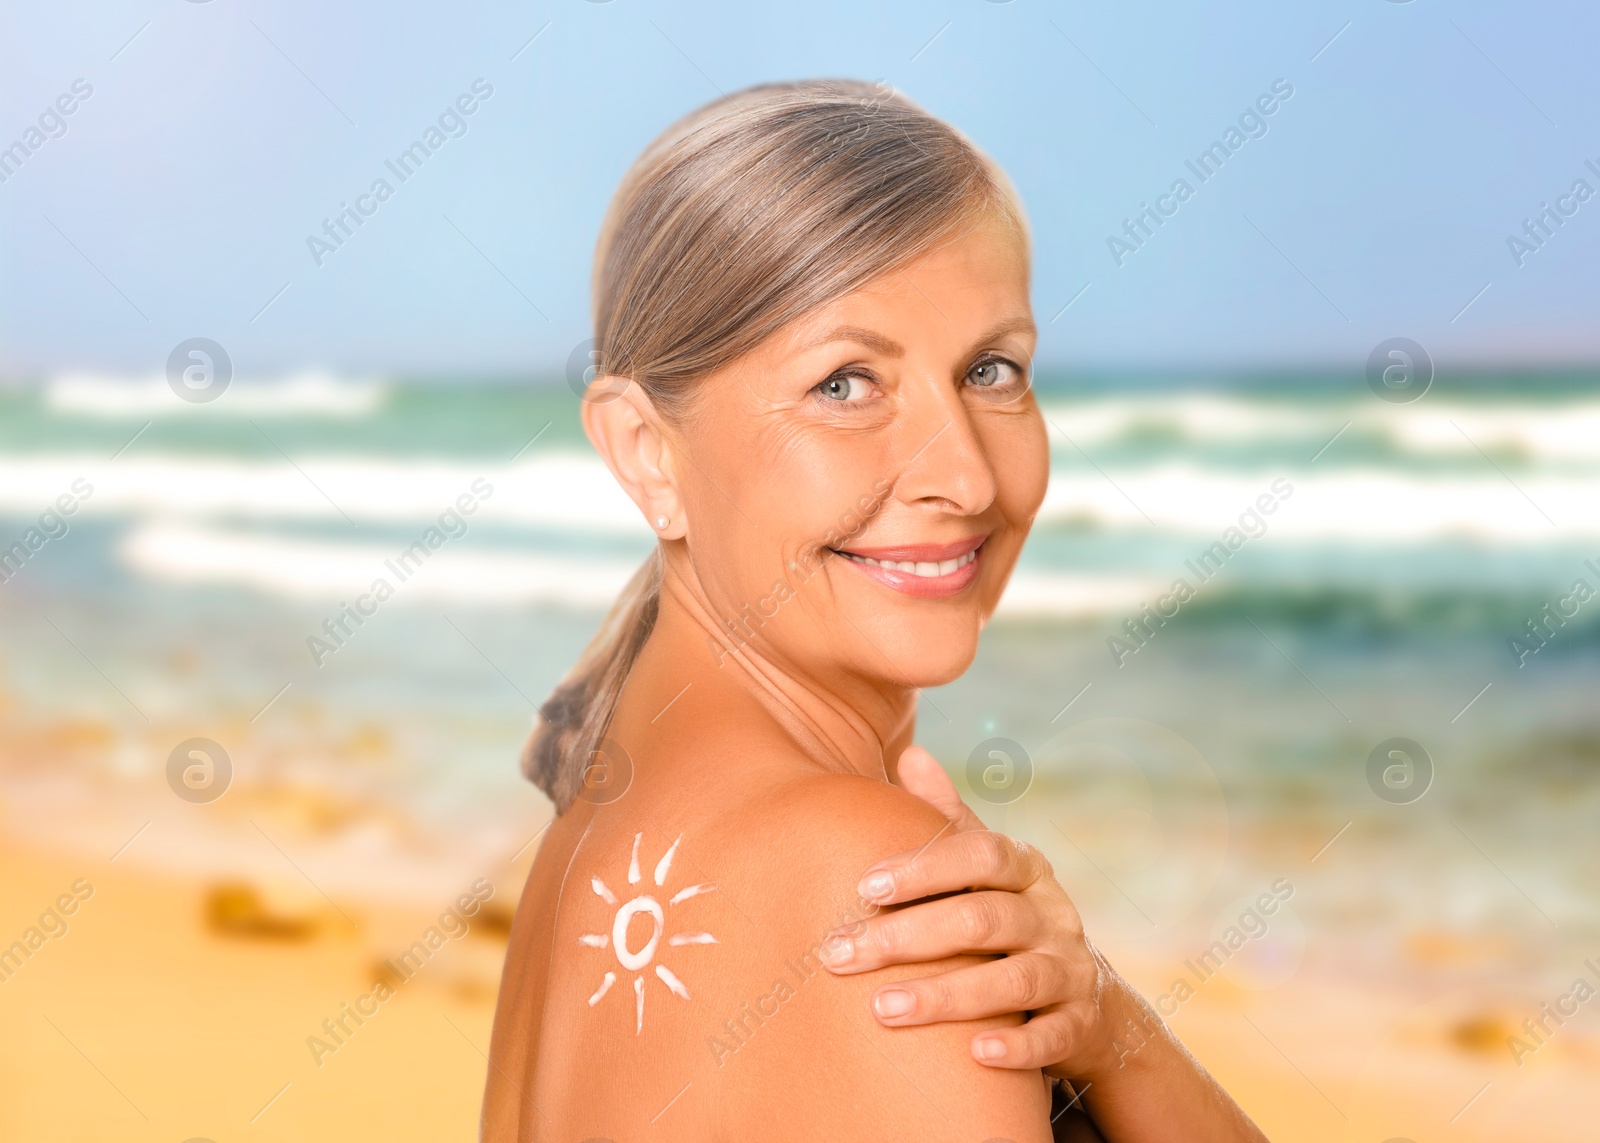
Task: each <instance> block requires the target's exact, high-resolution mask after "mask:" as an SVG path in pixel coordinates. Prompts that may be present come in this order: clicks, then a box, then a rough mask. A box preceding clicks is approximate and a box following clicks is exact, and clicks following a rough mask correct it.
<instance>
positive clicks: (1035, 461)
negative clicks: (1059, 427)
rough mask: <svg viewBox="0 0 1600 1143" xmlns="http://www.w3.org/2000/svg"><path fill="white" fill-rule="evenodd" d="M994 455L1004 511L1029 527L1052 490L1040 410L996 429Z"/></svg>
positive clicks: (1048, 441)
mask: <svg viewBox="0 0 1600 1143" xmlns="http://www.w3.org/2000/svg"><path fill="white" fill-rule="evenodd" d="M997 428H998V429H999V430H1000V431H999V432H997V433H996V434H995V437H996V439H995V444H996V447H995V449H994V451H993V452H992V453H991V458H992V459H991V463H992V464H993V465H994V472H995V483H996V485H997V486H998V498H999V500H1000V504H1001V511H1002V513H1003V514H1004V515H1005V516H1006V518H1007V519H1008V520H1011V521H1013V522H1017V523H1021V524H1023V525H1024V526H1026V525H1027V524H1028V523H1031V522H1032V520H1033V517H1034V515H1035V514H1036V513H1037V512H1038V511H1039V507H1040V505H1042V504H1043V503H1044V498H1045V493H1046V492H1048V491H1049V488H1050V438H1049V436H1048V434H1047V433H1046V432H1045V425H1044V417H1043V415H1041V414H1040V413H1039V411H1038V409H1037V408H1034V409H1032V410H1031V411H1030V412H1028V413H1026V414H1019V415H1018V416H1017V417H1016V418H1015V419H1014V420H1012V421H1011V423H1009V424H1002V425H999V426H997Z"/></svg>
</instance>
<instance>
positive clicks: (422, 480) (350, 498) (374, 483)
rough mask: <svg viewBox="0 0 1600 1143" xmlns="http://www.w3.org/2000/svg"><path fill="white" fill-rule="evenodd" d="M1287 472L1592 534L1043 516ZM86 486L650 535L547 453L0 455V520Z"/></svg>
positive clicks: (119, 500) (1567, 536) (1146, 472)
mask: <svg viewBox="0 0 1600 1143" xmlns="http://www.w3.org/2000/svg"><path fill="white" fill-rule="evenodd" d="M1280 477H1286V478H1287V479H1289V480H1290V482H1291V483H1292V485H1293V489H1294V491H1293V495H1292V497H1290V498H1288V499H1286V500H1284V501H1283V502H1282V503H1281V504H1279V505H1278V506H1277V510H1276V512H1275V513H1274V514H1272V515H1271V516H1266V517H1264V518H1263V523H1264V525H1265V527H1266V531H1267V532H1268V533H1270V534H1275V535H1277V536H1280V537H1292V538H1294V539H1296V540H1301V541H1306V540H1319V539H1332V540H1342V541H1353V542H1356V543H1375V544H1400V545H1405V544H1415V543H1426V542H1429V541H1435V540H1440V539H1451V540H1454V539H1466V540H1471V541H1474V542H1481V543H1486V544H1513V543H1515V544H1548V543H1556V542H1567V541H1571V540H1572V539H1573V538H1586V537H1590V536H1600V496H1596V495H1595V488H1596V482H1595V480H1594V479H1591V478H1585V477H1583V476H1579V475H1570V474H1560V473H1549V472H1546V473H1524V474H1519V476H1518V477H1517V478H1516V480H1515V481H1513V480H1511V479H1510V478H1509V477H1507V476H1506V475H1505V474H1503V473H1502V472H1499V471H1496V470H1495V469H1494V468H1493V467H1492V466H1489V465H1484V466H1483V471H1482V472H1480V473H1477V474H1473V475H1467V474H1461V473H1456V474H1449V475H1446V474H1428V473H1405V472H1396V471H1394V470H1392V469H1385V468H1380V467H1376V466H1373V467H1369V468H1344V469H1330V470H1328V471H1326V472H1312V473H1307V472H1305V471H1304V468H1303V467H1302V468H1301V469H1300V470H1296V469H1293V468H1287V467H1286V468H1283V469H1277V470H1273V469H1268V468H1263V469H1260V470H1259V471H1255V472H1242V471H1226V470H1220V469H1216V468H1208V467H1204V466H1201V465H1196V464H1192V463H1173V464H1163V465H1157V466H1142V467H1133V466H1129V467H1128V468H1118V467H1114V466H1112V467H1105V468H1104V469H1103V470H1088V469H1083V470H1068V471H1058V472H1057V473H1056V474H1055V475H1053V476H1052V478H1051V480H1050V485H1049V490H1048V492H1047V494H1046V497H1045V501H1044V505H1043V507H1042V509H1041V511H1040V514H1039V519H1040V520H1041V521H1042V522H1045V523H1050V524H1055V525H1057V526H1060V527H1069V528H1081V529H1095V530H1102V531H1127V532H1131V533H1137V532H1144V531H1148V530H1150V529H1152V528H1153V529H1155V530H1156V532H1158V533H1166V534H1173V535H1182V536H1195V537H1205V538H1210V539H1216V538H1218V536H1219V535H1220V533H1221V532H1222V531H1223V530H1224V529H1226V528H1227V527H1229V526H1231V525H1235V524H1237V522H1238V517H1239V516H1240V515H1241V514H1243V513H1245V512H1246V510H1247V509H1249V507H1250V505H1251V504H1252V503H1253V502H1254V501H1255V500H1256V499H1257V498H1258V497H1260V496H1261V495H1262V494H1264V493H1266V492H1267V490H1268V488H1269V487H1270V486H1271V485H1272V483H1273V481H1274V480H1276V479H1278V478H1280ZM79 478H87V479H89V480H90V481H92V483H93V486H94V492H93V494H92V495H91V496H89V497H88V498H87V499H86V500H85V501H84V503H83V505H82V512H83V513H84V514H87V515H91V516H96V515H98V516H108V515H109V516H122V517H127V516H133V517H141V516H149V517H156V516H160V517H179V518H187V519H217V518H226V517H237V518H247V519H261V520H301V521H324V522H326V521H331V522H334V523H348V524H352V525H354V524H359V523H362V522H381V523H394V522H425V521H427V520H430V519H433V518H435V517H437V516H438V514H439V513H440V512H442V511H444V510H445V509H446V508H448V507H449V506H450V504H451V503H452V502H453V501H454V500H455V499H456V497H457V496H459V495H460V494H461V493H462V491H463V490H464V489H466V488H467V487H468V486H469V485H471V484H472V482H473V481H474V480H478V479H485V480H487V481H489V482H490V483H491V485H492V486H493V494H492V496H491V497H490V498H488V499H486V500H485V501H484V502H483V503H482V504H481V506H480V507H479V508H478V512H477V516H476V519H477V520H478V521H479V522H488V523H493V524H496V525H506V526H512V527H538V528H545V529H555V530H564V531H568V532H571V533H573V534H575V535H588V536H628V537H644V536H648V535H649V534H650V532H649V529H648V527H647V526H646V525H645V523H644V521H643V520H642V519H641V518H640V515H639V512H638V509H637V508H636V507H635V506H634V504H633V503H632V501H630V500H629V499H628V497H627V496H626V495H625V494H624V493H623V492H622V490H621V489H620V488H619V487H618V486H617V484H616V482H615V480H613V479H612V477H611V474H610V473H609V472H608V471H607V469H606V468H605V466H604V464H602V463H601V462H600V460H599V459H598V458H597V457H595V456H594V455H593V454H583V453H578V452H573V451H565V450H552V451H549V452H543V453H536V454H531V455H530V456H529V457H528V458H526V459H524V460H521V461H518V462H515V463H512V464H505V463H495V464H486V465H481V466H475V465H470V464H466V463H461V462H453V461H414V462H410V461H381V460H370V459H350V458H345V459H318V460H315V461H312V460H306V461H304V462H302V463H299V464H295V463H288V462H279V463H272V462H246V461H232V460H222V459H204V458H194V457H170V456H150V455H146V456H138V455H131V454H130V455H126V456H123V457H121V458H120V459H118V460H115V461H108V460H106V458H104V457H103V456H102V457H89V456H82V455H79V456H75V457H74V456H64V455H59V454H58V455H46V456H39V457H11V458H0V514H3V515H11V516H14V517H18V518H30V517H33V516H36V515H37V514H38V513H39V512H41V511H42V510H44V509H45V508H46V507H48V506H49V505H50V503H51V502H52V501H53V500H54V499H55V498H56V497H57V496H58V495H59V494H60V493H61V492H62V491H63V490H65V489H66V488H67V487H69V486H70V485H71V484H72V483H73V481H74V480H77V479H79Z"/></svg>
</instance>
